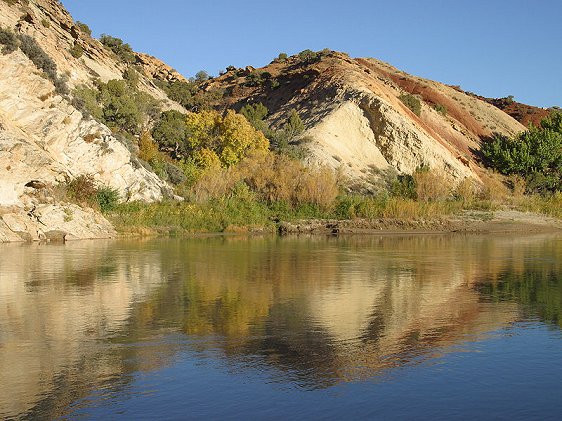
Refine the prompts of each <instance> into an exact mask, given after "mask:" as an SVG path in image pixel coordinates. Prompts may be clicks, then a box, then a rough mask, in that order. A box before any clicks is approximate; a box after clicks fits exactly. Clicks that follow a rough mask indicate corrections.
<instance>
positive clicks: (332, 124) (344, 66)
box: [207, 51, 525, 185]
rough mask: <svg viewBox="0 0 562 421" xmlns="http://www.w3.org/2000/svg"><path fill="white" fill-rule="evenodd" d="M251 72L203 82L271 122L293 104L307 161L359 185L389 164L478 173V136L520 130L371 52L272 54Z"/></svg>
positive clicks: (402, 169)
mask: <svg viewBox="0 0 562 421" xmlns="http://www.w3.org/2000/svg"><path fill="white" fill-rule="evenodd" d="M253 72H254V73H256V75H260V74H261V75H266V76H265V77H262V80H261V81H260V83H248V79H247V78H246V76H247V72H246V73H244V72H240V71H237V70H236V69H234V70H230V71H228V72H226V73H225V74H223V75H222V76H220V77H219V78H217V79H214V80H213V81H212V83H209V85H208V87H207V89H223V90H224V91H225V92H226V93H227V95H226V96H225V98H224V100H223V101H222V104H221V105H222V106H223V107H234V108H238V109H239V108H241V107H242V106H244V105H245V104H248V103H255V102H261V103H263V104H264V105H266V106H267V107H268V109H269V110H270V115H269V117H268V119H269V122H270V123H271V124H273V126H276V127H281V126H282V124H283V123H284V121H285V120H286V118H287V116H288V114H289V112H290V110H291V109H295V110H297V111H298V112H299V114H300V116H301V117H302V118H303V120H304V123H305V127H306V131H305V132H304V134H303V135H302V139H303V140H307V143H306V147H307V149H308V153H309V158H308V159H309V161H310V162H311V163H313V164H314V163H316V164H322V165H328V166H330V167H332V168H334V169H338V170H339V171H340V172H341V173H342V174H343V175H345V176H347V177H348V178H349V179H350V180H354V181H355V182H356V183H357V182H363V183H364V184H365V185H369V183H372V182H373V180H375V179H376V178H377V177H379V178H380V174H382V173H384V172H385V171H387V170H389V169H394V170H395V171H398V172H399V173H412V172H413V171H415V170H416V168H418V167H419V166H421V165H428V166H430V167H431V168H432V169H433V170H436V171H439V172H441V173H442V174H443V175H444V176H445V177H446V178H449V179H450V180H451V181H453V182H455V181H460V180H462V179H464V178H466V177H471V178H474V179H476V180H478V178H479V174H480V171H481V167H480V164H479V162H478V159H477V151H478V149H479V146H480V142H481V141H482V139H483V138H485V137H486V136H489V135H491V134H492V133H493V132H499V133H503V134H509V135H511V134H514V133H517V132H519V131H521V130H524V129H525V127H524V126H523V125H522V124H521V123H519V122H518V121H516V120H515V119H513V118H512V117H510V116H509V115H507V114H506V113H504V112H503V111H501V110H500V109H498V108H496V107H494V106H493V105H491V104H489V103H486V102H485V101H482V100H480V99H479V98H476V97H474V96H472V95H468V94H466V93H464V92H462V91H459V90H457V89H455V88H453V87H450V86H447V85H444V84H441V83H438V82H434V81H430V80H426V79H422V78H418V77H415V76H411V75H408V74H406V73H404V72H401V71H399V70H397V69H395V68H393V67H392V66H390V65H388V64H386V63H383V62H381V61H378V60H375V59H351V58H350V57H349V56H347V55H346V54H343V53H337V52H333V51H323V52H321V53H320V54H318V56H317V57H316V58H313V59H306V58H302V57H299V56H293V57H289V58H288V59H287V60H275V61H273V62H272V63H271V64H270V65H268V66H265V67H263V68H260V69H255V70H253ZM273 80H274V81H275V83H272V82H271V81H273ZM404 96H413V97H415V98H417V99H418V100H419V101H420V106H421V111H420V112H419V113H415V112H413V111H412V110H411V109H409V108H408V107H407V106H406V105H405V104H404V103H403V102H402V101H401V99H400V98H401V97H402V98H403V97H404Z"/></svg>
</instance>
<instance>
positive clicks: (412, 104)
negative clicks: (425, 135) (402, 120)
mask: <svg viewBox="0 0 562 421" xmlns="http://www.w3.org/2000/svg"><path fill="white" fill-rule="evenodd" d="M398 99H400V101H402V103H403V104H404V105H405V106H406V107H408V108H409V109H410V110H411V111H412V112H413V113H414V114H415V115H417V116H418V117H419V116H420V115H421V102H420V100H419V98H418V97H416V96H414V95H411V94H403V95H400V96H399V97H398Z"/></svg>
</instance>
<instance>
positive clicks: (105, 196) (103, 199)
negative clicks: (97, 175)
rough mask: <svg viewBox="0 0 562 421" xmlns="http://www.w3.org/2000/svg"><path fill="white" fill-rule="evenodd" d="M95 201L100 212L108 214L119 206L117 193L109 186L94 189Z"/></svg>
mask: <svg viewBox="0 0 562 421" xmlns="http://www.w3.org/2000/svg"><path fill="white" fill-rule="evenodd" d="M95 200H96V204H97V206H98V208H99V210H100V211H102V212H103V213H105V212H109V211H112V210H114V209H115V208H116V207H117V205H118V204H119V192H118V191H117V190H116V189H114V188H112V187H109V186H100V187H98V188H97V189H96V194H95Z"/></svg>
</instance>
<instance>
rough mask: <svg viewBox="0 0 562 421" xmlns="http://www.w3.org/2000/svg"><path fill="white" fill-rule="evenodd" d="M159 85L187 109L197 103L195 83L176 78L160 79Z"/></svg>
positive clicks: (172, 98)
mask: <svg viewBox="0 0 562 421" xmlns="http://www.w3.org/2000/svg"><path fill="white" fill-rule="evenodd" d="M157 85H158V86H159V87H160V88H161V89H162V90H163V91H164V92H165V93H166V95H168V98H170V99H171V100H172V101H176V102H177V103H178V104H180V105H182V106H183V107H185V108H186V109H191V108H192V107H193V106H194V105H195V100H194V97H195V95H196V94H197V86H195V84H193V83H189V82H184V81H181V80H174V81H172V82H166V81H159V82H157Z"/></svg>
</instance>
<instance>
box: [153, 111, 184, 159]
mask: <svg viewBox="0 0 562 421" xmlns="http://www.w3.org/2000/svg"><path fill="white" fill-rule="evenodd" d="M188 134H189V130H188V128H187V121H186V115H185V114H182V113H180V112H179V111H176V110H169V111H164V112H163V113H162V114H160V118H159V119H158V121H157V122H156V124H155V125H154V128H153V129H152V137H153V138H154V140H155V141H156V143H158V146H159V148H160V149H162V150H164V151H167V152H169V153H170V154H171V155H172V156H173V157H174V158H176V159H181V158H183V157H184V156H185V155H186V153H187V138H188Z"/></svg>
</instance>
